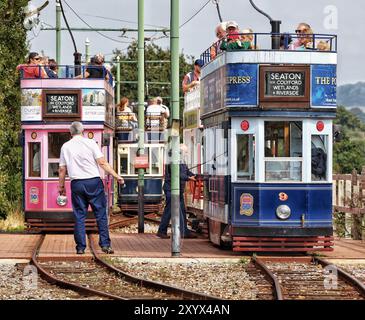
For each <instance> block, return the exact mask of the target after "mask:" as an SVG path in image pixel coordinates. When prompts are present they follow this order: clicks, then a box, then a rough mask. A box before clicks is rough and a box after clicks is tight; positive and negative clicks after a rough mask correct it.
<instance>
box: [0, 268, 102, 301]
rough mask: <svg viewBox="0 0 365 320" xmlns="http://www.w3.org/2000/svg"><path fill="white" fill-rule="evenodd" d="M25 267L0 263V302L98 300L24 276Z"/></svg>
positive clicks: (39, 279)
mask: <svg viewBox="0 0 365 320" xmlns="http://www.w3.org/2000/svg"><path fill="white" fill-rule="evenodd" d="M24 267H25V265H16V264H15V263H8V262H7V263H4V262H2V261H0V300H81V299H82V300H84V299H100V298H98V297H84V296H80V295H79V294H78V293H76V292H74V291H72V290H64V289H60V288H58V287H57V286H53V285H50V284H48V283H47V282H46V281H44V280H42V279H41V278H40V277H38V278H37V280H36V281H32V279H35V278H32V276H24V270H23V269H24Z"/></svg>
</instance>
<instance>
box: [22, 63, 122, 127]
mask: <svg viewBox="0 0 365 320" xmlns="http://www.w3.org/2000/svg"><path fill="white" fill-rule="evenodd" d="M26 68H40V66H33V67H29V66H27V67H26ZM79 68H81V69H80V71H81V75H84V74H85V70H86V68H90V67H89V66H88V67H86V66H81V67H79ZM39 73H40V72H39ZM74 75H75V67H74V66H60V67H59V75H58V78H27V77H26V76H25V74H24V73H23V72H21V83H20V85H21V89H22V101H21V103H22V105H21V121H22V124H23V125H25V124H32V123H35V122H43V123H49V122H67V123H69V122H70V121H82V122H88V123H90V124H91V123H101V122H102V123H105V124H106V125H107V126H109V127H111V128H114V119H115V110H114V89H113V78H112V76H111V75H110V73H109V72H108V71H107V70H106V69H105V68H104V69H103V75H102V78H75V77H74ZM107 75H108V76H107ZM106 77H108V79H106Z"/></svg>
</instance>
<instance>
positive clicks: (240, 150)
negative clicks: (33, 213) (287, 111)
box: [237, 134, 255, 181]
mask: <svg viewBox="0 0 365 320" xmlns="http://www.w3.org/2000/svg"><path fill="white" fill-rule="evenodd" d="M237 177H238V179H240V180H247V181H253V180H255V137H254V135H247V134H239V135H237Z"/></svg>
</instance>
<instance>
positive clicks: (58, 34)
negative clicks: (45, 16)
mask: <svg viewBox="0 0 365 320" xmlns="http://www.w3.org/2000/svg"><path fill="white" fill-rule="evenodd" d="M61 14H62V13H61V6H60V3H59V1H58V0H56V61H57V63H58V64H59V65H60V64H61Z"/></svg>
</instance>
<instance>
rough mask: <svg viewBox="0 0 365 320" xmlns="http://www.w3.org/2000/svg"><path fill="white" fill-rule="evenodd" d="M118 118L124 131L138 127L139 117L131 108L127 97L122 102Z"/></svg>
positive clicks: (119, 106)
mask: <svg viewBox="0 0 365 320" xmlns="http://www.w3.org/2000/svg"><path fill="white" fill-rule="evenodd" d="M117 117H118V119H119V120H120V126H121V127H122V128H123V129H134V128H137V127H138V120H137V117H136V115H135V113H133V111H132V110H131V108H129V100H128V98H126V97H123V98H122V99H121V100H120V103H119V105H118V114H117Z"/></svg>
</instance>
